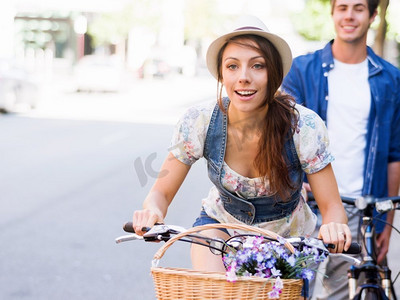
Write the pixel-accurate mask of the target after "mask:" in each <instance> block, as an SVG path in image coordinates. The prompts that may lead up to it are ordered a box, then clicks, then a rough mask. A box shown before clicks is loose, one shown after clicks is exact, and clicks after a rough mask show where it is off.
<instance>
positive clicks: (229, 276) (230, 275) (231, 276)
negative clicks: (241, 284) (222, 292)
mask: <svg viewBox="0 0 400 300" xmlns="http://www.w3.org/2000/svg"><path fill="white" fill-rule="evenodd" d="M235 267H236V263H233V264H232V265H231V266H230V267H229V268H228V270H227V271H226V280H228V281H230V282H235V281H236V280H237V279H238V278H237V275H236V270H235Z"/></svg>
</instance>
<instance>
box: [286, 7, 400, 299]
mask: <svg viewBox="0 0 400 300" xmlns="http://www.w3.org/2000/svg"><path fill="white" fill-rule="evenodd" d="M378 4H379V0H331V6H332V10H331V15H332V20H333V23H334V25H335V31H336V37H335V39H334V40H333V41H331V42H329V43H328V44H327V45H326V46H325V47H324V48H323V49H320V50H318V51H316V52H314V53H312V54H308V55H303V56H300V57H297V58H295V59H294V61H293V65H292V68H291V70H290V72H289V74H288V75H287V76H286V78H285V79H284V82H283V84H282V89H283V90H284V91H286V92H287V93H289V94H291V95H293V96H294V97H295V99H296V101H297V102H298V103H300V104H303V105H305V106H307V107H308V108H310V109H312V110H314V111H315V112H317V113H318V114H319V115H320V116H321V118H322V119H323V120H324V121H325V122H326V125H327V128H328V133H329V137H330V147H331V150H332V153H333V155H334V156H335V161H334V162H333V164H332V166H333V169H334V172H335V176H336V179H337V182H338V186H339V191H340V193H341V194H342V195H344V196H349V197H357V196H360V195H368V194H369V195H374V196H376V197H384V196H395V195H397V194H398V191H399V181H400V70H399V69H397V68H396V67H394V66H393V65H391V64H390V63H388V62H387V61H385V60H383V59H382V58H380V57H378V56H377V55H376V54H375V53H374V52H373V51H372V49H371V48H369V47H368V46H367V32H368V29H369V27H370V25H371V23H372V22H373V21H374V19H375V17H376V14H377V6H378ZM349 210H351V211H350V212H349V215H348V217H349V226H350V228H351V230H352V235H353V238H354V240H356V237H357V229H358V224H359V219H358V217H357V216H356V215H354V212H355V210H354V208H353V209H351V208H349ZM393 217H394V213H393V212H391V213H388V214H387V222H388V223H389V224H391V223H392V222H393ZM379 225H380V226H379ZM378 227H380V228H378V230H380V234H379V237H378V240H377V245H378V247H379V253H378V262H379V263H380V262H382V261H383V260H384V258H385V256H386V253H387V252H388V249H389V239H390V234H391V230H392V228H391V226H390V225H386V226H385V225H384V224H382V223H380V224H378ZM383 227H384V228H383ZM382 229H383V230H382ZM348 268H349V264H348V263H346V262H344V261H343V260H341V259H340V258H337V257H336V258H330V259H329V261H328V263H327V271H326V275H327V276H329V278H325V279H324V282H323V283H322V285H323V287H324V289H325V291H324V294H325V296H323V297H322V298H318V299H335V300H337V299H348V287H347V276H346V273H347V269H348Z"/></svg>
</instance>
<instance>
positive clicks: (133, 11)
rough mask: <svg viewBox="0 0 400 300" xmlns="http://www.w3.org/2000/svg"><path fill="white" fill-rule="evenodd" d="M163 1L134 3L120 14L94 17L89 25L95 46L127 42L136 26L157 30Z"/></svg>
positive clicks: (147, 0)
mask: <svg viewBox="0 0 400 300" xmlns="http://www.w3.org/2000/svg"><path fill="white" fill-rule="evenodd" d="M161 7H162V6H161V0H140V1H132V2H131V3H130V4H129V5H127V6H126V7H125V8H124V9H123V10H122V11H120V12H111V13H102V14H99V15H96V16H94V19H93V20H92V21H91V22H90V23H89V25H88V33H89V34H90V35H91V36H92V38H93V46H94V47H98V46H108V45H112V44H116V43H118V42H119V41H120V40H125V39H127V37H128V34H129V31H130V30H131V29H132V27H133V26H134V25H136V26H137V25H143V26H146V27H148V28H153V29H154V30H157V28H158V27H159V24H160V18H161V10H160V8H161Z"/></svg>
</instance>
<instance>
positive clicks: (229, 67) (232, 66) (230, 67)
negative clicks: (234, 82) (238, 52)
mask: <svg viewBox="0 0 400 300" xmlns="http://www.w3.org/2000/svg"><path fill="white" fill-rule="evenodd" d="M227 68H228V69H230V70H236V69H237V65H228V66H227Z"/></svg>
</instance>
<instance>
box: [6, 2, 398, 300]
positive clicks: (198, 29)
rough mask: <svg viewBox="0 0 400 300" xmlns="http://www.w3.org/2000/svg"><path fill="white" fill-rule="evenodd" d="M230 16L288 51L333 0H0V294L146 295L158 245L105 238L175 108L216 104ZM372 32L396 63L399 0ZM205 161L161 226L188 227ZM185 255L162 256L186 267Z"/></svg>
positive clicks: (165, 137)
mask: <svg viewBox="0 0 400 300" xmlns="http://www.w3.org/2000/svg"><path fill="white" fill-rule="evenodd" d="M240 14H253V15H256V16H258V17H259V18H260V19H262V20H263V21H264V22H265V24H266V25H267V26H268V28H269V29H270V30H271V31H272V32H274V33H277V34H279V35H281V36H282V37H283V38H284V39H286V40H287V42H288V43H289V45H290V46H291V48H292V51H293V55H294V56H297V55H300V54H304V53H307V52H310V51H313V50H315V49H317V48H320V47H322V46H323V45H324V44H325V43H326V42H327V41H329V40H330V39H331V38H332V37H333V36H334V33H333V27H332V22H331V20H330V5H329V0H281V1H274V0H252V1H245V0H218V1H217V0H201V1H199V0H113V1H109V0H96V1H95V0H68V1H61V0H37V1H30V0H11V1H1V3H0V37H1V43H0V111H1V113H0V153H1V155H0V298H1V299H154V291H153V285H152V281H151V277H150V275H149V267H150V262H151V259H152V255H153V254H154V253H155V251H156V249H157V248H158V246H159V245H143V244H141V243H128V244H122V245H116V244H115V243H114V239H115V238H116V237H117V236H119V235H122V234H123V232H122V229H121V226H122V224H123V222H124V221H128V220H129V219H130V218H131V216H132V212H133V211H134V210H135V209H138V208H140V207H141V203H142V201H143V199H144V197H145V196H146V194H147V192H148V191H149V189H150V187H151V185H152V183H153V182H154V180H155V178H156V175H157V171H158V169H159V168H160V165H161V162H162V161H163V159H164V157H165V156H166V155H167V148H168V146H169V141H170V138H171V136H172V132H173V127H174V124H175V123H176V122H177V120H178V118H179V116H180V115H181V114H182V113H183V112H184V110H185V109H187V107H189V106H191V105H194V104H198V103H202V102H208V101H215V97H216V94H217V90H216V88H217V86H216V82H215V80H214V79H213V78H212V76H211V75H209V73H208V71H207V69H206V66H205V52H206V50H207V47H208V44H209V43H210V42H211V41H212V40H213V38H215V37H216V36H217V35H219V34H221V33H222V32H224V31H225V29H227V28H230V24H231V23H232V21H233V20H234V19H235V18H236V17H237V16H238V15H240ZM370 31H371V32H370V34H369V40H368V44H369V45H370V46H371V47H373V48H374V50H375V51H376V52H377V53H378V54H379V55H381V56H383V57H384V58H385V59H387V60H389V61H390V62H391V63H393V64H394V65H396V66H399V65H400V55H399V53H400V52H399V51H400V0H391V1H390V2H389V0H382V1H381V7H380V11H379V16H378V17H377V19H376V21H375V22H374V24H373V26H372V27H371V30H370ZM205 169H206V168H205V163H204V162H198V163H197V164H195V165H194V166H193V167H192V171H191V172H190V174H189V176H188V178H187V179H186V181H185V183H184V184H183V186H182V188H181V190H180V191H179V193H178V194H177V196H176V200H175V201H174V203H173V204H172V207H171V209H170V214H169V215H168V217H167V219H166V221H167V222H169V223H174V224H177V225H181V226H185V227H189V226H191V224H192V223H193V221H194V219H195V217H196V216H197V214H198V212H199V210H200V206H201V201H200V200H201V198H203V197H205V196H206V194H207V192H208V189H209V187H210V183H209V181H208V178H207V176H206V170H205ZM395 225H396V226H399V220H398V218H396V221H395ZM396 235H397V233H395V232H394V234H393V236H394V238H396V237H397V236H396ZM397 243H398V242H397ZM392 245H393V246H392V247H393V249H392V250H391V256H390V259H391V262H393V273H394V274H396V275H397V272H398V271H400V259H399V258H398V257H396V255H395V254H396V253H395V252H396V250H395V249H394V247H396V246H397V245H398V244H396V243H395V242H393V243H392ZM187 251H188V248H187V247H186V246H177V247H176V249H171V255H170V256H169V255H168V257H166V258H165V261H164V262H163V264H164V265H165V266H169V265H172V264H176V265H177V266H180V267H185V266H188V265H189V257H188V252H187ZM174 252H175V253H174ZM397 284H398V283H397Z"/></svg>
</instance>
